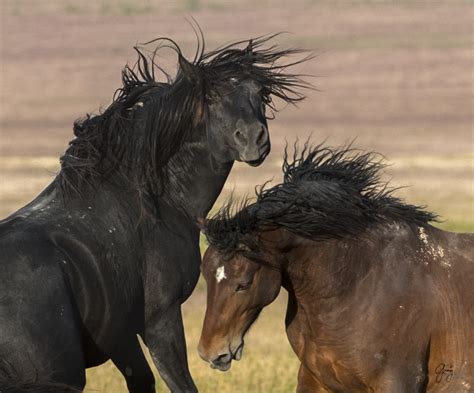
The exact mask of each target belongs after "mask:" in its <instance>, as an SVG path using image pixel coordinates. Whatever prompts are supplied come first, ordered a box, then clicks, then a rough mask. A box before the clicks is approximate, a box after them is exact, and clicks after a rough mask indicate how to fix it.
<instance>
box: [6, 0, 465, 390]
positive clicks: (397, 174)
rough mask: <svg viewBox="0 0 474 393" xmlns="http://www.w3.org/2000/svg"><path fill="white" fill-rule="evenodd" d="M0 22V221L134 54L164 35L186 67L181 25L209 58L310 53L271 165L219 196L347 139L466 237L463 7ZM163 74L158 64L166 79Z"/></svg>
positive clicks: (42, 180)
mask: <svg viewBox="0 0 474 393" xmlns="http://www.w3.org/2000/svg"><path fill="white" fill-rule="evenodd" d="M0 12H1V30H0V32H1V37H0V45H1V60H0V66H1V69H0V83H1V97H0V107H1V113H0V138H1V141H0V217H4V216H6V215H8V214H9V213H11V212H12V211H14V210H15V209H17V208H19V207H20V206H21V205H22V204H24V203H25V202H27V201H29V200H31V199H32V198H33V197H34V196H35V195H36V194H37V193H38V192H39V191H40V190H41V189H42V188H44V187H45V186H46V185H47V183H48V182H49V181H50V180H51V179H52V177H53V176H54V173H56V172H57V170H58V156H59V155H60V154H61V152H63V151H64V149H65V148H66V146H67V143H68V141H69V140H70V139H71V136H72V128H71V127H72V123H73V121H74V119H76V118H78V117H81V116H84V115H85V114H86V113H87V112H97V111H98V109H99V108H100V107H104V106H106V105H107V104H108V103H109V102H110V99H111V97H112V94H113V92H114V91H115V89H116V88H118V87H119V86H120V70H121V68H122V67H123V65H124V64H125V63H126V62H129V63H133V62H134V61H135V54H134V52H133V50H132V46H133V45H135V44H136V43H138V42H144V41H148V40H151V39H153V38H156V37H160V36H169V37H172V38H173V39H174V40H176V41H177V42H178V43H179V44H180V45H182V47H183V49H184V52H185V53H187V54H188V55H189V56H191V55H192V54H193V51H194V49H195V46H196V39H195V36H194V33H193V30H192V28H191V27H190V25H189V24H188V23H187V22H186V20H185V17H189V16H190V15H192V16H193V17H194V18H195V19H196V20H197V21H198V22H199V24H200V26H201V27H202V29H203V31H204V34H205V38H206V44H207V47H209V48H214V47H216V46H220V45H222V44H225V43H228V42H230V41H234V40H240V39H246V38H250V37H255V36H258V35H261V34H265V33H272V32H278V31H286V32H289V33H288V34H284V35H282V36H280V37H279V38H277V39H276V40H275V41H276V42H277V43H279V44H281V45H282V46H299V47H303V48H307V49H309V50H311V51H314V52H315V53H316V54H318V56H317V58H316V59H314V60H312V61H310V62H308V63H306V64H304V65H301V66H298V67H296V71H298V72H300V73H304V74H311V75H316V76H317V77H315V78H312V79H310V80H311V81H312V82H313V83H314V85H315V86H317V88H318V89H319V91H310V92H308V98H307V100H306V101H305V102H303V103H301V104H300V105H298V107H286V108H282V111H281V112H280V113H278V114H277V118H276V120H274V121H272V122H271V123H270V132H271V138H272V143H273V150H272V154H271V155H270V157H269V158H268V159H267V161H266V162H265V164H264V165H262V166H261V167H260V168H257V169H255V168H250V167H246V166H245V165H243V164H237V165H236V166H235V168H234V171H233V173H232V175H231V177H230V179H229V180H228V182H227V186H226V191H225V192H224V194H226V193H227V192H228V191H229V190H230V189H232V188H235V189H236V190H237V192H242V193H243V192H245V191H249V190H250V191H251V190H252V189H253V187H254V185H255V184H258V183H262V182H263V181H265V180H267V179H269V178H272V177H274V178H275V179H279V173H280V171H279V165H280V162H281V157H282V151H283V148H284V145H285V140H288V141H289V142H290V143H292V142H293V141H294V140H295V138H297V137H299V138H300V139H303V140H304V139H305V138H307V137H308V136H309V135H312V138H313V140H314V141H315V142H321V141H324V140H327V141H328V143H329V144H331V145H338V144H341V143H347V142H349V141H351V140H353V139H355V142H354V144H355V146H357V147H360V148H362V149H366V150H376V151H379V152H381V153H383V154H384V155H385V156H386V157H387V159H388V160H389V161H390V162H391V163H392V166H390V167H389V168H388V169H387V178H391V179H392V184H393V185H395V186H398V185H408V186H409V187H408V188H404V189H401V190H400V191H399V194H400V195H402V196H404V197H405V198H406V199H407V200H409V202H411V203H415V204H426V205H428V206H429V208H431V209H432V210H434V211H436V212H438V213H439V214H440V215H441V216H442V217H443V219H444V220H445V222H443V223H441V224H440V225H441V226H442V227H444V228H447V229H451V230H458V231H473V230H474V205H473V201H474V189H473V175H474V167H473V163H474V161H473V160H474V149H473V148H474V140H473V108H474V106H473V104H474V97H473V89H474V83H473V73H472V70H473V68H472V66H473V51H472V39H473V30H472V20H473V19H472V18H473V16H474V8H473V3H472V2H471V1H457V0H451V1H422V0H419V1H415V0H413V1H408V0H400V1H369V0H361V1H350V0H346V1H343V0H340V1H338V0H335V1H329V0H327V1H324V0H296V1H292V2H288V1H280V0H276V1H270V0H266V1H260V2H258V4H257V2H254V1H250V0H242V1H234V0H229V1H211V0H208V1H203V0H179V1H152V0H149V1H147V0H138V1H131V0H128V1H127V0H116V1H112V0H100V1H93V0H84V1H72V0H62V1H61V0H56V1H54V0H43V1H41V2H40V1H35V0H2V1H1V2H0ZM174 61H175V58H174V57H173V56H172V54H171V53H170V54H169V57H168V58H163V62H164V64H165V65H167V66H168V67H171V69H173V67H174ZM190 312H191V311H190ZM264 323H266V322H262V324H264ZM193 326H194V325H193ZM196 326H197V325H196ZM189 329H190V330H191V331H192V333H191V336H192V337H191V339H190V341H191V344H193V343H194V341H195V338H193V337H194V336H193V334H194V333H193V332H194V330H193V329H194V328H189ZM195 330H196V335H197V334H198V331H197V330H198V329H197V328H196V329H195ZM279 334H281V339H282V340H284V338H283V337H284V335H283V332H280V333H279ZM259 337H262V336H259ZM193 340H194V341H193ZM267 341H268V340H267ZM262 345H263V344H262ZM268 345H269V347H265V348H266V349H264V350H265V351H267V350H268V351H270V352H269V353H273V352H271V349H269V348H270V345H271V343H268ZM288 353H290V352H288ZM193 356H195V355H191V363H192V367H196V370H197V369H198V368H199V366H197V364H198V363H199V360H198V359H194V357H193ZM278 356H280V354H278V353H275V357H276V358H278ZM288 356H290V355H288ZM193 362H196V366H193V365H194V363H193ZM199 364H200V363H199ZM242 370H244V369H241V372H244V371H242ZM291 370H292V372H293V371H295V370H294V369H293V368H291ZM295 372H296V371H295ZM199 373H200V372H198V371H195V370H194V371H193V374H195V375H196V374H198V377H197V378H198V380H199V378H201V377H202V380H203V381H204V380H206V378H208V377H209V375H211V374H209V375H208V374H205V373H203V374H199ZM248 373H250V374H251V373H253V371H251V370H250V368H249V370H248ZM250 374H249V375H250ZM212 375H214V374H212ZM235 375H236V374H234V376H235ZM251 375H254V374H251ZM219 378H220V377H219ZM233 378H234V379H232V381H233V382H235V381H237V380H238V377H236V376H235V377H233ZM249 378H250V377H249ZM289 378H290V380H294V379H295V376H294V375H290V376H289ZM224 380H225V378H223V379H222V380H221V379H220V380H219V381H224ZM104 383H105V382H104ZM202 383H204V382H202ZM262 383H263V382H262ZM224 385H225V383H224V382H222V384H221V385H219V386H221V387H222V390H221V391H237V390H235V389H234V390H232V388H228V390H225V389H224V388H223V386H224ZM95 386H99V385H95ZM205 386H207V385H205ZM225 386H227V385H225ZM232 386H234V387H235V386H236V385H235V384H234V385H232ZM258 386H267V385H258ZM285 386H286V385H285ZM288 386H289V387H288V388H285V389H288V390H285V389H282V390H278V389H277V390H273V391H275V392H276V391H291V390H292V389H293V385H291V383H290V384H289V385H288ZM267 388H268V387H267ZM229 389H230V390H229ZM242 389H243V390H242V391H245V390H244V389H245V386H243V387H242ZM105 391H115V390H107V389H106V390H105ZM204 391H207V390H204ZM209 391H212V390H209ZM250 391H265V388H264V387H261V388H260V390H258V389H256V390H250ZM267 391H268V390H267Z"/></svg>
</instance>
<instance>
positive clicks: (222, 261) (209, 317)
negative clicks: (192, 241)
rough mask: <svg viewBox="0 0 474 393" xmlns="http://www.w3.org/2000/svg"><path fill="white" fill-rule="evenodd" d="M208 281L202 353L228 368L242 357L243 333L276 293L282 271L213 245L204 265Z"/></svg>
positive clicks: (216, 365) (213, 363)
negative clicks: (231, 253)
mask: <svg viewBox="0 0 474 393" xmlns="http://www.w3.org/2000/svg"><path fill="white" fill-rule="evenodd" d="M201 270H202V273H203V276H204V278H205V280H206V283H207V308H206V316H205V319H204V326H203V329H202V333H201V339H200V341H199V347H198V350H199V354H200V356H201V357H202V358H203V359H204V360H206V361H208V362H209V363H210V364H211V367H212V368H217V369H219V370H221V371H226V370H228V369H229V368H230V366H231V362H232V360H234V359H235V360H240V358H241V356H242V350H243V347H244V336H245V334H246V333H247V331H248V330H249V328H250V326H251V325H252V324H253V323H254V322H255V320H256V319H257V317H258V315H259V314H260V311H262V309H263V308H264V307H265V306H267V305H268V304H270V303H271V302H272V301H273V300H275V298H276V297H277V295H278V293H279V291H280V286H281V274H280V271H279V270H277V269H275V268H274V267H272V266H270V265H266V264H264V263H257V262H255V261H253V260H251V259H249V258H247V257H245V256H244V255H243V254H240V253H235V254H234V255H233V256H231V257H227V256H225V254H223V253H221V252H219V251H218V250H217V249H216V248H214V247H212V246H210V247H209V248H208V249H207V251H206V253H205V255H204V258H203V261H202V267H201Z"/></svg>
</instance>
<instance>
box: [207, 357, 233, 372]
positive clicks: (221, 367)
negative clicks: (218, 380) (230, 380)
mask: <svg viewBox="0 0 474 393" xmlns="http://www.w3.org/2000/svg"><path fill="white" fill-rule="evenodd" d="M230 366H232V359H231V360H230V361H228V362H227V363H211V368H212V369H214V370H219V371H227V370H228V369H229V368H230Z"/></svg>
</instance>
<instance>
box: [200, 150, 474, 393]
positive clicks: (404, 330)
mask: <svg viewBox="0 0 474 393" xmlns="http://www.w3.org/2000/svg"><path fill="white" fill-rule="evenodd" d="M382 167H383V166H382V164H381V161H380V159H376V158H375V157H374V156H373V154H372V153H365V154H363V153H358V154H357V153H354V152H353V150H351V149H349V148H342V149H330V148H324V147H323V148H322V147H321V146H317V147H315V148H308V147H307V146H306V147H305V148H304V149H303V151H302V153H301V155H300V156H297V154H296V153H295V158H294V161H293V162H291V163H290V162H288V159H287V155H285V160H284V164H283V170H284V181H283V183H281V184H278V185H276V186H274V187H271V188H266V189H265V188H263V189H260V190H257V201H256V202H254V203H250V202H248V203H247V204H244V205H243V206H239V210H237V211H236V212H235V213H232V212H233V210H232V205H231V204H228V205H225V206H224V207H223V208H222V209H221V211H220V212H219V213H217V215H216V216H215V217H213V218H211V219H208V220H206V221H205V222H204V223H203V224H202V229H203V231H204V233H205V234H206V237H207V239H208V241H209V243H210V247H209V249H208V251H206V254H205V256H204V259H203V267H202V271H203V275H204V277H205V279H206V282H207V286H208V297H207V309H206V316H205V319H204V326H203V332H202V335H201V340H200V343H199V353H200V355H201V357H202V358H203V359H205V360H207V361H209V362H210V363H211V366H212V367H213V368H217V369H220V370H222V371H226V370H227V369H229V368H230V366H231V362H232V360H233V359H235V360H239V359H240V358H241V354H242V348H243V345H244V336H245V334H246V332H247V331H248V330H249V328H250V326H251V325H252V323H253V322H254V321H255V320H256V318H257V316H258V314H259V313H260V311H261V310H262V309H263V307H265V306H266V305H268V304H270V303H271V302H272V301H273V300H274V299H275V298H276V296H277V295H278V292H279V290H280V287H281V286H283V287H284V288H285V289H286V290H287V291H288V294H289V300H288V308H287V314H286V319H285V323H286V328H287V335H288V338H289V341H290V344H291V346H292V348H293V349H294V352H295V353H296V355H297V356H298V359H299V360H300V361H301V366H300V370H299V376H298V389H297V391H298V393H303V392H304V393H306V392H348V391H350V392H425V391H429V392H452V393H454V392H456V393H457V392H469V391H472V388H473V386H474V365H473V360H474V332H473V331H472V328H471V327H472V326H473V324H474V292H473V291H472V282H473V280H474V247H473V246H474V235H472V234H457V233H450V232H445V231H442V230H440V229H437V228H435V227H433V226H431V225H430V224H429V222H430V221H432V220H434V219H435V218H436V216H435V215H434V214H432V213H429V212H427V211H425V210H423V209H422V208H420V207H417V206H413V205H408V204H406V203H404V202H402V201H401V200H399V199H398V198H396V197H394V196H393V195H392V191H390V190H387V188H386V185H384V184H383V183H380V182H379V173H380V169H381V168H382Z"/></svg>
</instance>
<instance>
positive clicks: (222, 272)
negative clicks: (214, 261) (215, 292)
mask: <svg viewBox="0 0 474 393" xmlns="http://www.w3.org/2000/svg"><path fill="white" fill-rule="evenodd" d="M224 278H227V276H226V275H225V270H224V266H219V267H218V268H217V270H216V280H217V282H218V283H219V282H221V281H222V280H223V279H224Z"/></svg>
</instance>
